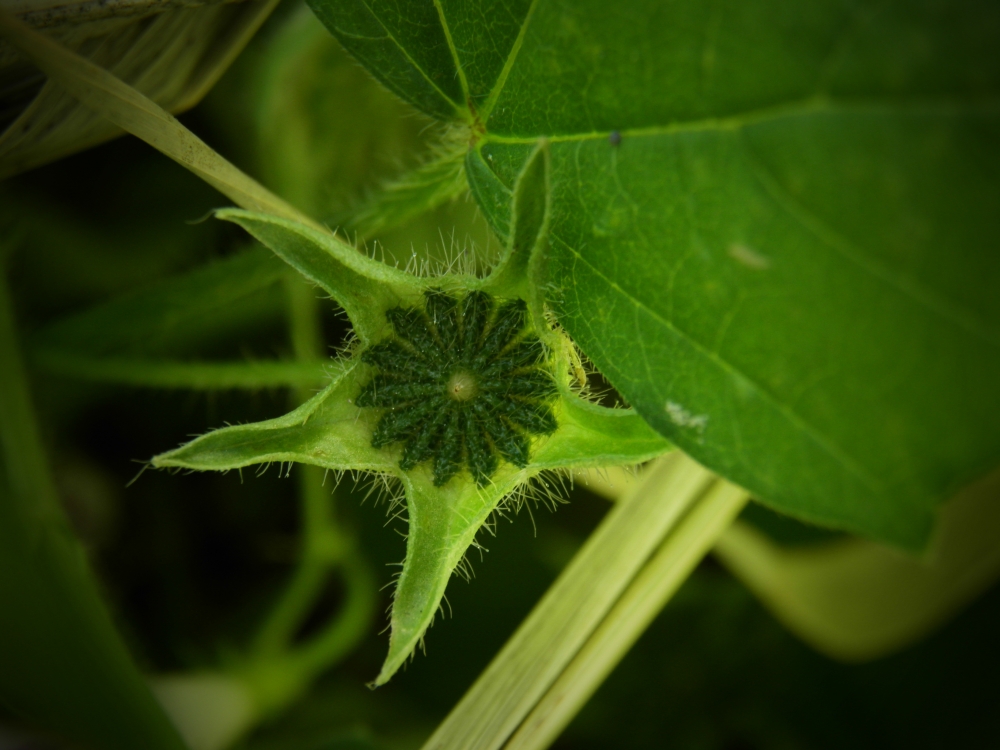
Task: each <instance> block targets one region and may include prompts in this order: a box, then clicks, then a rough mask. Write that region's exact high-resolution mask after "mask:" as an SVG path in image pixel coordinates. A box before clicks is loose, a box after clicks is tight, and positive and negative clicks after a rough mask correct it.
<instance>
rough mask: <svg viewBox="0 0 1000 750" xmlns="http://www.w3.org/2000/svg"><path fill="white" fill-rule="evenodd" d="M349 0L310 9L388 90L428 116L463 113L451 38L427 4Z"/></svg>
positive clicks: (313, 4)
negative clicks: (376, 3) (374, 2)
mask: <svg viewBox="0 0 1000 750" xmlns="http://www.w3.org/2000/svg"><path fill="white" fill-rule="evenodd" d="M373 6H374V4H373V3H368V2H366V1H365V0H349V1H348V2H344V3H337V4H336V6H334V5H333V4H331V3H326V2H310V3H309V7H310V8H312V9H313V12H314V13H315V14H316V15H317V17H318V18H319V19H320V20H321V21H322V22H323V24H324V25H325V26H326V27H327V28H328V29H329V30H330V32H331V33H332V34H333V35H334V36H335V37H337V39H339V40H340V41H341V43H342V44H343V45H344V46H345V47H347V49H348V50H350V51H351V53H352V54H353V55H354V56H355V57H357V58H358V59H359V60H361V62H363V63H365V66H366V67H367V68H368V69H369V70H371V71H372V72H373V73H374V74H375V76H376V77H377V78H378V79H379V80H380V81H381V82H382V83H384V84H385V85H386V86H387V87H389V89H391V90H392V91H394V92H396V93H397V94H398V95H399V96H401V97H403V98H404V99H406V100H407V101H408V102H410V103H411V104H413V105H414V106H415V107H416V108H417V109H420V110H422V111H424V112H426V113H427V114H429V115H431V116H432V117H436V118H438V119H442V120H452V119H458V118H459V117H460V115H461V114H462V113H464V112H466V111H467V110H466V101H465V100H466V96H465V94H464V93H463V91H462V85H461V82H460V81H459V77H458V72H457V70H456V66H455V60H454V57H453V56H452V47H451V42H450V41H449V39H448V38H447V34H446V32H445V30H444V29H443V28H442V27H441V23H440V16H439V15H438V12H439V9H438V7H436V6H435V5H432V4H431V3H405V4H404V3H391V4H390V3H382V4H379V5H378V6H374V7H373Z"/></svg>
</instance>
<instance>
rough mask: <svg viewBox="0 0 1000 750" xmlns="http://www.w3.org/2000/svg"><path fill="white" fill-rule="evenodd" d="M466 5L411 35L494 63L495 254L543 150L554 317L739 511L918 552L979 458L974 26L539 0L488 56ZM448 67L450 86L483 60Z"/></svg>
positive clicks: (990, 103)
mask: <svg viewBox="0 0 1000 750" xmlns="http://www.w3.org/2000/svg"><path fill="white" fill-rule="evenodd" d="M487 6H489V8H492V4H487V3H481V4H480V3H469V4H465V7H464V8H463V9H462V10H461V11H455V10H453V9H452V8H451V7H450V5H449V4H446V3H442V4H441V5H440V6H439V8H440V10H441V18H442V21H441V24H442V25H441V26H440V28H439V29H432V30H431V31H428V32H427V36H426V38H423V37H421V39H422V40H423V41H422V43H423V44H429V43H430V40H432V39H436V38H438V37H439V36H440V35H441V34H442V33H444V34H446V36H447V35H450V38H452V39H456V38H458V36H456V31H455V30H456V28H458V27H461V29H462V31H461V34H460V37H461V39H462V42H461V44H455V48H456V49H460V50H476V49H488V48H491V47H492V46H495V47H496V48H497V49H510V50H511V51H510V53H509V54H507V55H506V57H505V61H504V64H503V66H502V68H501V69H500V71H499V73H497V74H496V76H495V78H494V81H493V83H492V85H490V86H488V88H489V89H490V94H489V95H488V96H487V97H486V98H485V100H484V103H483V105H482V107H481V108H479V109H478V111H477V112H476V115H475V117H472V116H470V117H469V119H468V120H467V122H468V124H469V126H470V127H471V128H473V129H474V130H475V129H476V128H477V127H478V128H480V129H481V130H482V133H481V135H478V136H477V139H476V142H475V146H474V148H473V149H472V150H471V151H470V153H469V155H468V157H467V160H466V171H467V175H468V179H469V183H470V185H471V187H472V189H473V192H474V194H475V196H476V198H477V200H478V202H479V204H480V206H481V208H482V209H483V211H484V212H485V213H486V215H487V217H488V219H489V220H490V222H491V224H492V225H493V226H494V228H495V229H496V230H497V232H498V233H499V234H501V236H504V237H506V236H507V235H508V233H509V231H510V229H509V227H510V222H511V201H512V191H513V188H514V183H515V180H516V176H517V175H518V174H519V173H520V171H521V168H522V165H523V164H524V163H525V160H526V159H527V158H528V156H529V154H530V153H531V151H532V149H533V147H534V144H535V142H536V141H537V140H538V139H539V138H541V137H545V138H547V139H548V140H549V144H550V145H549V148H550V153H551V164H552V167H551V170H552V172H551V177H550V180H551V185H552V217H551V226H550V236H549V245H550V247H549V251H548V272H549V288H548V299H549V301H550V303H551V304H553V305H554V306H555V307H556V309H557V312H558V314H559V321H560V323H561V324H562V325H563V326H564V327H565V328H566V329H567V331H568V332H569V333H570V334H571V335H572V336H573V338H574V340H575V341H576V342H577V343H578V344H579V345H580V346H581V348H582V349H583V350H584V352H585V353H586V354H587V355H588V357H590V359H591V360H593V361H594V362H595V364H597V366H598V367H599V368H600V369H601V371H602V372H603V373H604V374H605V375H606V376H607V377H608V378H609V379H610V380H611V382H612V383H613V384H614V385H615V386H616V387H617V388H618V389H619V390H620V391H621V392H622V393H623V394H624V395H625V396H626V398H628V400H629V402H630V403H631V404H632V405H633V406H634V407H635V408H636V410H637V411H638V412H639V413H640V414H642V415H643V416H644V417H645V418H646V419H647V420H648V421H649V422H650V424H651V425H653V426H654V427H655V428H656V429H657V430H659V431H660V432H661V433H662V434H664V435H665V436H667V437H668V438H670V439H671V440H672V441H674V442H676V443H677V444H678V445H679V446H681V447H682V448H683V449H684V450H685V451H687V452H688V453H690V454H691V455H692V456H694V457H695V458H697V459H698V460H699V461H701V462H703V463H704V464H705V465H707V466H709V467H711V468H712V469H713V470H715V471H718V472H719V473H721V474H723V475H724V476H726V477H727V478H729V479H731V480H732V481H734V482H737V483H739V484H741V485H743V486H745V487H747V488H748V489H750V490H751V491H752V492H753V493H754V495H755V496H756V497H758V498H760V499H761V500H762V501H764V502H766V503H768V504H769V505H771V506H772V507H774V508H776V509H778V510H782V511H784V512H787V513H791V514H793V515H796V516H798V517H800V518H803V519H806V520H809V521H812V522H816V523H821V524H825V525H830V526H835V527H841V528H846V529H849V530H853V531H857V532H860V533H863V534H866V535H869V536H872V537H875V538H878V539H882V540H886V541H889V542H892V543H894V544H897V545H901V546H904V547H908V548H911V549H914V548H919V547H921V546H922V545H924V544H925V543H926V540H927V538H928V534H929V532H930V529H931V527H932V524H933V520H934V516H935V508H936V507H937V505H938V504H939V503H940V502H942V501H943V500H944V498H946V497H947V496H948V495H949V494H950V492H952V491H953V490H954V489H956V488H957V487H958V486H960V485H961V484H963V483H965V482H968V481H970V480H971V479H973V478H975V477H976V476H978V475H980V474H982V473H983V472H984V471H986V470H987V469H989V468H990V467H993V466H996V465H997V463H998V461H1000V391H997V389H996V388H995V383H996V382H1000V305H998V302H997V301H998V299H1000V297H998V296H997V295H996V294H995V289H996V288H998V286H1000V260H998V258H997V255H996V253H993V252H992V249H991V248H992V243H993V238H994V237H995V236H996V235H997V233H998V230H1000V213H998V212H997V211H996V210H995V207H996V205H998V202H1000V184H998V182H997V180H996V177H995V176H996V174H997V173H998V171H1000V150H998V149H997V147H996V144H997V143H998V142H1000V139H998V134H1000V103H998V88H1000V58H997V56H996V55H995V53H994V50H993V42H992V41H991V40H995V39H996V37H997V34H998V33H1000V14H998V12H997V11H996V9H994V8H987V7H985V6H983V5H982V4H981V3H978V2H973V0H965V2H959V3H954V2H952V3H943V2H941V3H931V4H927V5H923V6H920V7H919V8H914V7H913V6H912V5H911V4H908V3H904V2H901V1H897V2H891V3H879V4H875V3H866V4H862V5H860V6H858V7H849V6H844V5H842V4H840V3H834V2H827V3H819V4H817V3H809V4H801V3H795V2H791V0H770V1H769V2H766V3H764V4H763V5H760V4H757V5H753V6H749V5H746V4H740V3H736V2H731V3H726V4H725V5H723V6H715V5H710V4H707V3H706V4H680V5H678V4H658V3H648V2H641V1H639V0H634V1H633V2H627V3H616V4H608V3H603V2H598V1H597V0H587V1H585V2H579V3H573V4H571V5H567V4H563V3H556V2H549V1H546V0H538V2H536V3H534V4H533V6H532V8H531V12H530V14H528V15H527V16H526V17H525V18H526V20H525V21H524V22H523V23H522V24H521V25H520V27H519V31H518V33H517V34H516V35H514V36H513V37H512V35H511V33H510V32H509V31H508V32H499V33H500V37H499V41H498V42H497V44H496V45H493V44H492V43H493V41H494V34H495V33H497V32H496V30H495V29H494V26H493V24H492V23H490V22H489V21H488V20H485V19H488V18H489V16H487V15H486V12H487V10H488V9H489V8H488V7H487ZM344 7H346V6H342V5H341V4H339V3H333V2H328V3H320V2H318V1H317V2H315V3H314V8H317V9H321V11H320V12H319V14H320V16H321V18H323V19H324V21H325V22H326V23H327V26H328V27H330V26H336V25H337V24H338V23H340V22H341V18H342V17H343V18H346V17H348V16H350V14H351V13H353V11H348V10H344V9H343V8H344ZM477 14H479V15H478V16H477ZM515 15H516V14H515ZM468 19H478V20H468ZM344 41H345V45H346V46H348V48H349V49H351V50H352V51H354V52H355V54H358V52H357V51H356V50H354V48H352V46H351V44H352V42H351V41H350V40H347V39H346V38H345V40H344ZM401 43H402V44H404V45H405V41H402V42H401ZM414 46H419V44H418V43H417V42H414ZM407 49H409V48H407ZM359 57H361V59H362V62H364V63H365V64H367V65H369V67H371V68H372V69H373V71H374V72H375V74H376V75H377V76H386V75H389V74H390V73H389V72H387V71H390V70H391V69H392V65H393V64H394V63H393V62H392V61H391V60H389V58H387V57H386V58H377V57H364V56H361V55H359ZM414 59H415V58H414ZM456 59H457V60H458V61H459V65H458V74H459V75H458V78H459V79H460V80H464V81H466V86H469V83H468V82H469V81H471V80H481V78H482V76H483V75H485V73H484V71H486V70H490V71H493V70H495V69H496V66H495V65H492V66H489V65H483V66H478V67H476V72H475V73H473V72H472V70H473V65H475V63H473V62H471V61H468V60H466V59H464V58H463V55H461V54H457V53H456ZM466 66H469V67H468V69H466ZM426 70H429V69H426ZM426 70H425V72H426ZM490 75H491V76H492V75H493V73H492V72H491V73H490ZM477 76H478V77H479V78H477ZM477 85H480V84H477ZM480 90H481V89H480ZM411 100H412V94H411ZM477 132H478V131H477Z"/></svg>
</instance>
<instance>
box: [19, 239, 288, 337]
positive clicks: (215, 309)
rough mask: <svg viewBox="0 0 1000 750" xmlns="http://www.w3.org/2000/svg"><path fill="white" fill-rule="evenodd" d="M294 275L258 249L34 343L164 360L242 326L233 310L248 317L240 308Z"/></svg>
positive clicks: (56, 328)
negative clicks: (215, 334) (191, 344)
mask: <svg viewBox="0 0 1000 750" xmlns="http://www.w3.org/2000/svg"><path fill="white" fill-rule="evenodd" d="M288 273H289V270H288V267H287V266H286V265H285V264H284V263H282V262H281V260H280V259H278V258H275V257H274V255H273V254H272V253H270V252H269V251H267V250H265V249H263V248H260V247H258V248H256V249H252V250H249V251H247V252H243V253H239V254H237V255H234V256H232V257H230V258H226V259H225V260H222V261H219V262H216V263H212V264H210V265H208V266H205V267H203V268H199V269H198V270H196V271H193V272H191V273H188V274H185V275H183V276H179V277H175V278H171V279H166V280H164V281H160V282H157V283H156V284H154V285H151V286H149V287H147V288H144V289H138V290H136V291H133V292H130V293H128V294H126V295H124V296H122V297H119V298H117V299H113V300H111V301H109V302H106V303H104V304H102V305H97V306H95V307H93V308H91V309H89V310H85V311H83V312H81V313H78V314H76V315H72V316H70V317H68V318H64V319H62V320H59V321H57V322H55V323H53V324H51V325H49V326H47V327H45V328H44V329H42V330H41V331H39V332H38V333H37V334H36V335H35V336H34V339H33V342H32V343H33V345H34V348H35V349H36V350H50V351H62V352H73V353H77V354H87V355H92V356H100V355H122V354H131V355H138V354H146V355H149V354H154V355H155V354H163V353H165V352H169V351H172V350H173V349H175V348H177V347H178V346H179V345H183V344H185V343H188V342H191V341H192V340H193V341H198V340H199V338H202V337H204V336H205V335H206V329H208V330H212V329H218V328H225V326H226V325H233V324H234V323H236V322H238V320H239V319H238V318H235V316H233V315H232V314H231V312H230V311H231V309H232V308H234V307H236V308H238V309H239V311H240V312H242V313H244V314H246V313H247V312H249V311H247V310H244V309H242V308H240V307H239V305H240V303H241V302H242V301H243V300H244V299H246V298H248V297H252V296H254V295H256V294H257V293H259V292H260V291H261V290H264V289H267V288H268V287H270V286H272V285H276V284H277V283H278V282H279V281H280V280H281V279H282V278H283V277H284V276H285V275H287V274H288ZM255 304H256V305H257V306H260V300H259V299H258V300H255ZM269 311H270V312H271V313H274V312H277V310H276V309H274V308H271V309H270V310H269Z"/></svg>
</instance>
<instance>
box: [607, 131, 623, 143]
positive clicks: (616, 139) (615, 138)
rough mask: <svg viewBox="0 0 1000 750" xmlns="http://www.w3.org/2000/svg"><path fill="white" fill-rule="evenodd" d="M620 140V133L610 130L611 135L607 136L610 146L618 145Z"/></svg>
mask: <svg viewBox="0 0 1000 750" xmlns="http://www.w3.org/2000/svg"><path fill="white" fill-rule="evenodd" d="M621 142H622V134H621V133H619V132H618V131H617V130H612V131H611V135H609V136H608V143H610V144H611V145H612V146H618V145H619V144H621Z"/></svg>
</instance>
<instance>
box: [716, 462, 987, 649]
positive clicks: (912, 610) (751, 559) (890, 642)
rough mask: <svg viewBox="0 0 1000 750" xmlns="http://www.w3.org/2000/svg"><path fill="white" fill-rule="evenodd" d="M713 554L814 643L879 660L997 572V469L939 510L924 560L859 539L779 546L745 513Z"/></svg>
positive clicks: (946, 616) (942, 618)
mask: <svg viewBox="0 0 1000 750" xmlns="http://www.w3.org/2000/svg"><path fill="white" fill-rule="evenodd" d="M715 554H716V557H718V558H719V560H720V561H721V562H722V563H723V564H724V565H725V566H726V567H727V568H729V570H730V571H731V572H732V573H733V575H735V576H736V577H737V578H739V579H740V580H741V581H743V583H745V584H746V585H747V587H748V588H750V590H751V591H753V592H754V593H755V594H756V595H757V597H758V598H759V599H760V600H761V601H762V602H763V603H764V605H765V606H766V607H767V608H768V609H769V610H771V612H772V613H773V614H774V616H775V617H777V618H778V619H779V620H780V621H781V622H782V624H784V625H785V627H787V628H788V629H789V630H790V631H792V632H793V633H795V634H796V635H797V636H799V637H800V638H802V639H803V640H804V641H806V642H807V643H809V644H810V645H812V646H813V647H814V648H816V649H817V650H819V651H821V652H823V653H825V654H828V655H829V656H832V657H834V658H837V659H843V660H846V661H867V660H870V659H877V658H880V657H883V656H886V655H888V654H891V653H894V652H896V651H899V650H900V649H903V648H905V647H907V646H909V645H911V644H912V643H914V642H916V641H918V640H920V639H921V638H923V637H924V636H926V635H927V634H928V633H929V632H931V631H932V630H934V629H935V628H937V627H939V626H940V625H941V624H943V623H944V622H946V621H948V620H950V619H951V618H952V617H954V616H955V615H956V614H957V613H958V612H959V611H960V610H961V609H962V607H964V606H965V605H966V604H967V603H968V602H970V601H972V600H973V599H974V598H975V597H977V596H978V595H980V594H981V593H982V592H983V591H985V590H986V589H987V588H988V587H989V586H990V585H991V584H992V583H993V582H994V581H996V579H997V576H998V575H1000V473H994V474H993V475H991V476H990V477H988V478H986V479H984V480H982V481H980V482H977V483H976V484H975V485H972V486H971V487H968V488H966V489H965V490H963V491H962V492H961V493H959V495H958V496H957V497H955V498H954V499H952V500H951V501H950V502H949V503H948V505H946V506H945V507H944V508H943V509H942V511H941V519H940V522H939V524H938V527H937V533H936V535H935V538H934V542H933V544H932V546H931V548H930V550H929V551H928V553H927V555H926V556H925V558H924V559H919V560H918V559H914V558H911V557H907V556H904V555H902V554H900V553H899V552H897V551H895V550H893V549H889V548H887V547H883V546H881V545H878V544H874V543H872V542H868V541H865V540H861V539H843V540H837V541H833V542H827V543H823V544H812V545H802V546H796V547H782V546H781V545H778V544H775V543H774V542H773V541H771V540H769V539H768V538H767V537H766V536H765V535H763V534H761V533H760V532H759V531H757V530H755V529H754V528H753V527H752V526H750V525H748V524H746V523H745V522H740V523H738V524H735V525H733V526H732V527H731V528H730V529H728V530H727V531H726V533H725V534H724V535H723V536H722V537H721V538H720V539H719V541H718V543H717V544H716V547H715Z"/></svg>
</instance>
